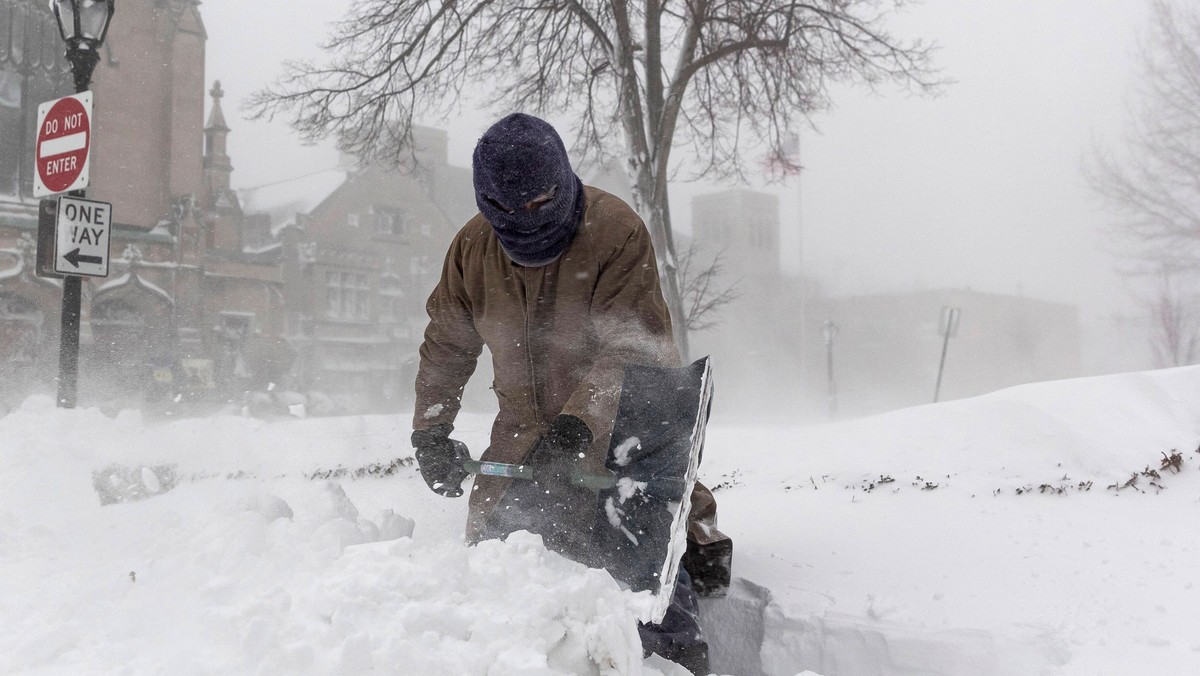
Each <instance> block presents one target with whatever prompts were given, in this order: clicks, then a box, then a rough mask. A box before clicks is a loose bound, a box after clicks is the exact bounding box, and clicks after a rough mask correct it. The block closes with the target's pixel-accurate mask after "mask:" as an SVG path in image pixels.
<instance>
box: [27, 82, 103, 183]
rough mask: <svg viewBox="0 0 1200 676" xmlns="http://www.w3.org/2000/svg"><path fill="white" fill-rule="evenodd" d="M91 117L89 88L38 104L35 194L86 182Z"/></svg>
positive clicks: (90, 138) (90, 139)
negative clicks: (85, 90)
mask: <svg viewBox="0 0 1200 676" xmlns="http://www.w3.org/2000/svg"><path fill="white" fill-rule="evenodd" d="M91 120H92V93H91V92H83V93H81V94H74V95H72V96H65V97H63V98H61V99H57V100H55V101H47V102H45V103H43V104H41V105H40V106H38V134H37V146H36V157H35V158H34V163H35V164H36V166H37V171H36V172H35V175H34V181H33V194H34V195H35V196H37V197H44V196H46V195H53V194H56V193H61V192H67V191H69V190H82V189H83V188H86V187H87V186H88V150H89V149H90V148H91V145H92V121H91Z"/></svg>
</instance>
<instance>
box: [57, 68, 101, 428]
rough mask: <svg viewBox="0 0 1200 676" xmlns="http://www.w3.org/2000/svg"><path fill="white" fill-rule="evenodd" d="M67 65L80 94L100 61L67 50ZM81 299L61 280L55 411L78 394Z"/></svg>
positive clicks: (78, 285)
mask: <svg viewBox="0 0 1200 676" xmlns="http://www.w3.org/2000/svg"><path fill="white" fill-rule="evenodd" d="M67 61H68V62H69V63H70V64H71V75H72V76H74V80H75V93H76V94H82V93H83V92H86V91H87V90H88V87H89V86H90V85H91V83H92V71H93V70H94V69H95V67H96V64H97V63H98V62H99V61H100V54H99V52H97V51H96V50H95V49H81V48H79V47H78V46H76V45H70V46H68V48H67ZM67 194H68V195H70V196H72V197H87V191H86V190H72V191H71V192H69V193H67ZM82 297H83V278H82V277H80V276H78V275H67V276H66V277H65V278H64V279H63V304H62V323H61V328H60V331H59V348H58V407H59V408H75V401H76V395H77V393H78V391H79V306H80V305H81V299H82Z"/></svg>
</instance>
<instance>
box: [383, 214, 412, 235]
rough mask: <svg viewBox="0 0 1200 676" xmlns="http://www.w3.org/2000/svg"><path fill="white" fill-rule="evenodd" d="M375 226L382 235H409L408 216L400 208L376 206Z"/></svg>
mask: <svg viewBox="0 0 1200 676" xmlns="http://www.w3.org/2000/svg"><path fill="white" fill-rule="evenodd" d="M375 228H376V232H378V233H379V234H381V235H392V236H395V237H407V236H408V235H409V223H408V216H407V215H405V213H404V212H403V211H401V210H400V209H391V208H388V207H375Z"/></svg>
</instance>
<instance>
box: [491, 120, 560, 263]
mask: <svg viewBox="0 0 1200 676" xmlns="http://www.w3.org/2000/svg"><path fill="white" fill-rule="evenodd" d="M472 168H473V172H474V180H475V203H476V204H477V205H479V212H480V213H481V214H483V216H484V218H486V219H488V222H489V223H491V224H492V230H493V231H495V233H496V237H497V238H499V240H500V245H501V246H502V247H504V251H505V252H506V253H508V255H509V257H510V258H512V259H513V260H514V261H515V262H517V263H520V264H521V265H527V266H532V267H536V266H540V265H546V264H547V263H550V262H552V261H553V260H554V259H556V258H558V257H559V256H560V255H562V252H563V251H565V250H566V248H567V245H569V244H570V243H571V239H572V238H574V237H575V231H576V230H578V229H579V220H580V216H581V214H582V212H583V183H582V182H580V180H579V177H578V176H576V175H575V172H574V171H573V170H572V169H571V161H570V159H569V158H568V157H567V149H566V147H565V146H563V142H562V139H561V138H559V136H558V132H556V131H555V130H554V127H552V126H550V124H549V123H548V122H546V121H545V120H541V119H538V118H536V117H533V116H532V115H526V114H524V113H513V114H512V115H509V116H508V117H505V118H504V119H502V120H500V121H499V122H497V123H496V124H494V125H492V126H491V128H490V129H488V130H487V132H485V133H484V135H483V137H482V138H480V139H479V143H478V144H476V145H475V155H474V157H473V158H472Z"/></svg>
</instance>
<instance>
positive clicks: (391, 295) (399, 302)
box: [378, 274, 404, 323]
mask: <svg viewBox="0 0 1200 676" xmlns="http://www.w3.org/2000/svg"><path fill="white" fill-rule="evenodd" d="M378 302H379V321H381V322H388V323H394V322H398V321H400V318H401V317H402V316H403V314H404V308H403V302H404V290H403V289H402V288H401V287H400V280H399V279H398V278H396V276H395V275H393V274H385V275H384V276H383V277H382V278H381V279H380V280H379V300H378Z"/></svg>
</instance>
